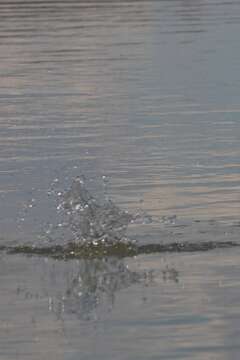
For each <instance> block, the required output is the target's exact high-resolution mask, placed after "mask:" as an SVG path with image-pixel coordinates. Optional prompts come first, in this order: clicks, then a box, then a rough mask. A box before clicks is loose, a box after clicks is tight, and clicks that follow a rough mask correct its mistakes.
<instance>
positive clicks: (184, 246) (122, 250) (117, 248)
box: [0, 241, 239, 260]
mask: <svg viewBox="0 0 240 360" xmlns="http://www.w3.org/2000/svg"><path fill="white" fill-rule="evenodd" d="M236 246H239V244H238V243H236V242H233V241H221V242H220V241H204V242H201V243H194V242H185V243H178V242H173V243H170V244H145V245H137V244H134V243H131V242H128V243H124V242H118V243H112V244H102V243H97V244H93V243H88V244H76V243H69V244H68V245H66V246H61V245H55V246H47V247H36V246H31V245H17V246H13V247H9V246H1V247H0V250H1V251H6V253H7V254H24V255H31V256H33V255H37V256H46V257H51V258H54V259H59V260H68V259H91V258H103V257H106V256H115V257H118V258H123V257H133V256H137V255H141V254H160V253H176V252H177V253H178V252H199V251H200V252H202V251H209V250H214V249H225V248H231V247H236Z"/></svg>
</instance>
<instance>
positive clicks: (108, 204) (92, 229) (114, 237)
mask: <svg viewBox="0 0 240 360" xmlns="http://www.w3.org/2000/svg"><path fill="white" fill-rule="evenodd" d="M57 209H58V212H59V213H60V214H61V215H62V216H63V219H64V221H63V222H62V223H61V227H62V228H65V229H67V230H68V231H70V233H71V235H70V236H71V237H73V240H74V241H77V242H88V243H99V242H101V243H116V242H120V241H121V242H122V241H125V240H126V230H127V227H128V224H129V223H130V222H131V221H132V220H133V216H132V215H130V214H129V213H128V212H127V211H123V210H121V209H120V208H119V207H118V206H116V205H115V204H114V203H113V202H112V201H111V200H107V199H106V198H105V199H103V201H100V200H98V199H96V198H95V197H93V196H92V195H91V194H90V192H89V191H88V190H87V188H86V186H85V183H84V181H83V180H82V179H81V178H79V177H77V178H75V179H74V180H73V182H72V185H71V187H70V189H69V190H68V191H67V192H65V193H63V194H61V195H60V203H59V205H58V207H57ZM71 240H72V239H71Z"/></svg>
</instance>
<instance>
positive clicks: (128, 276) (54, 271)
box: [17, 257, 178, 320]
mask: <svg viewBox="0 0 240 360" xmlns="http://www.w3.org/2000/svg"><path fill="white" fill-rule="evenodd" d="M29 260H30V259H29ZM31 262H32V260H30V266H31ZM34 262H35V266H36V267H37V268H38V272H39V279H38V281H37V283H38V286H39V288H38V289H35V292H34V288H33V289H31V288H28V287H27V288H26V287H25V286H23V287H21V285H20V286H19V287H18V289H17V294H18V295H19V296H20V297H23V296H24V297H25V298H37V299H39V298H42V297H45V298H47V299H48V309H49V311H50V312H52V313H54V314H55V315H56V316H57V318H58V319H64V318H65V317H69V316H73V317H74V318H78V319H80V320H97V319H98V320H100V319H101V318H103V317H104V316H106V314H107V313H108V312H109V311H111V310H112V309H113V307H114V304H115V300H116V296H117V293H118V292H120V291H121V290H123V289H126V288H128V287H131V286H133V285H134V284H138V285H141V286H143V287H146V286H150V285H151V284H152V285H153V284H154V273H153V271H152V270H150V269H149V270H146V271H145V270H140V269H139V270H131V269H130V268H129V267H128V265H127V264H126V263H125V262H124V260H121V259H118V258H114V257H107V258H103V259H93V260H79V261H70V262H64V261H51V260H45V261H44V260H36V259H35V260H34ZM162 279H163V281H175V282H177V281H178V272H177V271H176V270H175V269H174V268H169V267H168V266H166V268H164V269H163V270H162Z"/></svg>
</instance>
